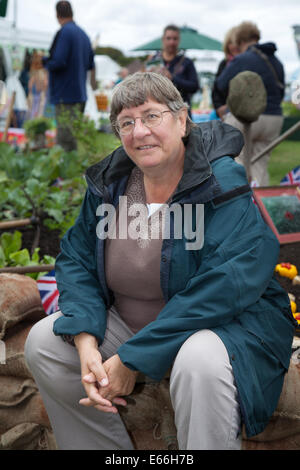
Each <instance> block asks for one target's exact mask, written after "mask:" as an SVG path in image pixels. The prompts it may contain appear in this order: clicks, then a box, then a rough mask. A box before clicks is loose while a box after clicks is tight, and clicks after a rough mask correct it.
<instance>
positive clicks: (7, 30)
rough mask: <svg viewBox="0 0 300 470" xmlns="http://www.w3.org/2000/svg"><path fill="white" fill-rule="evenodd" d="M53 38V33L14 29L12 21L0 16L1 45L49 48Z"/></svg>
mask: <svg viewBox="0 0 300 470" xmlns="http://www.w3.org/2000/svg"><path fill="white" fill-rule="evenodd" d="M52 39H53V34H52V33H45V32H44V31H31V30H28V29H19V28H16V29H14V28H13V25H12V22H11V21H8V20H6V19H3V18H0V46H6V45H20V46H23V47H27V48H31V49H45V50H48V49H49V47H50V45H51V42H52Z"/></svg>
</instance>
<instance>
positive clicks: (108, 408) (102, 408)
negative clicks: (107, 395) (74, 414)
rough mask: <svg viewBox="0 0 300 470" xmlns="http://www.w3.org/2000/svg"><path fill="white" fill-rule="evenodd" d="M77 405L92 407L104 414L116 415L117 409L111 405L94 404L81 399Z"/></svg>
mask: <svg viewBox="0 0 300 470" xmlns="http://www.w3.org/2000/svg"><path fill="white" fill-rule="evenodd" d="M108 403H109V402H108ZM79 404H80V405H83V406H93V407H94V408H96V409H97V410H100V411H104V412H105V413H117V412H118V410H117V408H116V407H115V406H113V405H104V404H103V405H100V404H96V403H95V402H93V401H92V400H90V399H89V398H82V399H81V400H80V401H79Z"/></svg>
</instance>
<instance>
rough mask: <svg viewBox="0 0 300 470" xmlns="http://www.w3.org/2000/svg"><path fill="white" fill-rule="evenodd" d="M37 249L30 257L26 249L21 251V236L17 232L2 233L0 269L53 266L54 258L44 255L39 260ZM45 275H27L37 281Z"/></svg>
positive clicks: (0, 237) (0, 240)
mask: <svg viewBox="0 0 300 470" xmlns="http://www.w3.org/2000/svg"><path fill="white" fill-rule="evenodd" d="M39 250H40V249H39V248H36V249H35V250H34V253H33V254H32V256H30V253H29V251H28V249H27V248H23V249H22V234H21V232H19V231H18V230H16V231H15V232H13V233H10V232H3V233H2V234H1V236H0V268H4V267H7V266H12V267H13V266H36V265H39V264H54V263H55V258H53V257H52V256H48V255H45V256H44V257H43V258H42V259H41V260H40V256H39ZM43 274H45V273H28V274H27V275H28V276H30V277H32V278H33V279H37V278H38V277H39V276H42V275H43Z"/></svg>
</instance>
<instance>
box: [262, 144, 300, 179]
mask: <svg viewBox="0 0 300 470" xmlns="http://www.w3.org/2000/svg"><path fill="white" fill-rule="evenodd" d="M299 165H300V141H295V140H285V141H283V142H282V143H281V144H279V145H278V146H277V147H275V148H274V149H273V150H272V152H271V157H270V161H269V168H268V171H269V177H270V185H278V184H279V183H280V181H281V180H282V178H283V177H284V176H285V175H286V174H287V173H288V172H289V171H291V170H293V169H294V168H295V167H296V166H299Z"/></svg>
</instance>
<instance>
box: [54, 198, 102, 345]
mask: <svg viewBox="0 0 300 470" xmlns="http://www.w3.org/2000/svg"><path fill="white" fill-rule="evenodd" d="M99 203H100V198H97V197H95V196H94V195H93V194H91V193H90V191H89V190H87V193H86V196H85V199H84V202H83V205H82V208H81V212H80V214H79V216H78V218H77V220H76V222H75V224H74V226H73V227H72V228H70V229H69V230H68V232H67V233H66V235H65V236H64V237H63V239H62V242H61V252H60V254H59V255H58V257H57V259H56V264H55V276H56V281H57V287H58V290H59V308H60V310H61V311H62V313H63V316H62V317H60V318H59V319H57V320H56V321H55V323H54V329H53V331H54V334H56V335H77V334H79V333H82V332H86V333H90V334H91V335H93V336H95V337H96V338H97V339H98V342H99V343H100V342H102V340H103V338H104V333H105V329H106V308H107V307H106V305H105V301H104V295H103V292H102V291H101V287H100V282H99V278H98V274H97V266H96V229H95V228H96V209H97V206H98V205H99Z"/></svg>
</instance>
